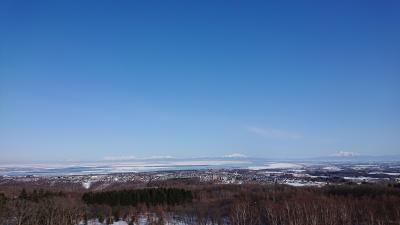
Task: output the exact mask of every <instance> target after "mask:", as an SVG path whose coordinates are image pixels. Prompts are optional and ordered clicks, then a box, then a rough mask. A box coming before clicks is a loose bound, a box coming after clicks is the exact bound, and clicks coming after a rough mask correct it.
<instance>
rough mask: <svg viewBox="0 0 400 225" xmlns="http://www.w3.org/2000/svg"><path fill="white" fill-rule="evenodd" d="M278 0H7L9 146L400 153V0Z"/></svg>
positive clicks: (44, 154)
mask: <svg viewBox="0 0 400 225" xmlns="http://www.w3.org/2000/svg"><path fill="white" fill-rule="evenodd" d="M272 2H274V3H272ZM279 2H281V3H277V2H276V1H270V2H269V1H215V0H212V1H205V0H201V1H97V0H96V1H91V0H87V1H69V0H68V1H18V0H10V1H8V0H5V1H1V3H0V158H1V159H2V160H39V159H43V160H63V159H75V160H78V159H101V158H103V157H106V156H131V155H133V156H137V157H145V156H153V155H171V156H176V157H191V156H221V155H226V154H230V153H242V154H246V155H249V156H257V157H258V156H260V157H285V156H286V157H303V156H304V157H306V156H321V155H329V154H332V153H334V152H337V151H352V152H358V153H361V154H372V155H382V154H396V153H399V152H400V13H399V12H400V2H399V1H395V0H393V1H386V0H384V1H366V0H362V1H361V0H360V1H347V0H346V1H340V0H339V1H314V2H308V1H293V2H290V1H279ZM300 2H302V3H300Z"/></svg>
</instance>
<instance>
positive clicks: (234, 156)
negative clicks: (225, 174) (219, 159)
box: [224, 153, 247, 158]
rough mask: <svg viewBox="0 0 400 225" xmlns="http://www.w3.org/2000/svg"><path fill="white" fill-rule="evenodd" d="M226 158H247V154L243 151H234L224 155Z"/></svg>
mask: <svg viewBox="0 0 400 225" xmlns="http://www.w3.org/2000/svg"><path fill="white" fill-rule="evenodd" d="M224 157H225V158H247V156H246V155H245V154H242V153H232V154H228V155H224Z"/></svg>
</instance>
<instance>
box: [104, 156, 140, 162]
mask: <svg viewBox="0 0 400 225" xmlns="http://www.w3.org/2000/svg"><path fill="white" fill-rule="evenodd" d="M103 159H104V160H107V161H119V160H132V159H137V158H136V157H135V156H132V155H129V156H106V157H104V158H103Z"/></svg>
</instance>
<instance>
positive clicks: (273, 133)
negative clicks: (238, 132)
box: [247, 126, 302, 140]
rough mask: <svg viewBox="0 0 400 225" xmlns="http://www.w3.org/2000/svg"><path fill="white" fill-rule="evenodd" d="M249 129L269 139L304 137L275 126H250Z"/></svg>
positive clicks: (296, 138)
mask: <svg viewBox="0 0 400 225" xmlns="http://www.w3.org/2000/svg"><path fill="white" fill-rule="evenodd" d="M247 131H249V132H250V133H253V134H256V135H258V136H260V137H263V138H269V139H284V140H298V139H301V138H302V136H301V135H300V134H297V133H293V132H290V131H285V130H279V129H274V128H265V127H256V126H249V127H247Z"/></svg>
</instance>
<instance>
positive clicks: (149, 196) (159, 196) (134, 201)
mask: <svg viewBox="0 0 400 225" xmlns="http://www.w3.org/2000/svg"><path fill="white" fill-rule="evenodd" d="M192 199H193V194H192V192H191V191H190V190H185V189H180V188H145V189H133V190H116V191H104V192H88V193H85V194H83V196H82V200H83V201H84V202H85V203H86V204H106V205H110V206H115V205H122V206H128V205H132V206H136V205H138V204H141V203H145V204H147V205H177V204H182V203H185V202H191V201H192Z"/></svg>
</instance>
